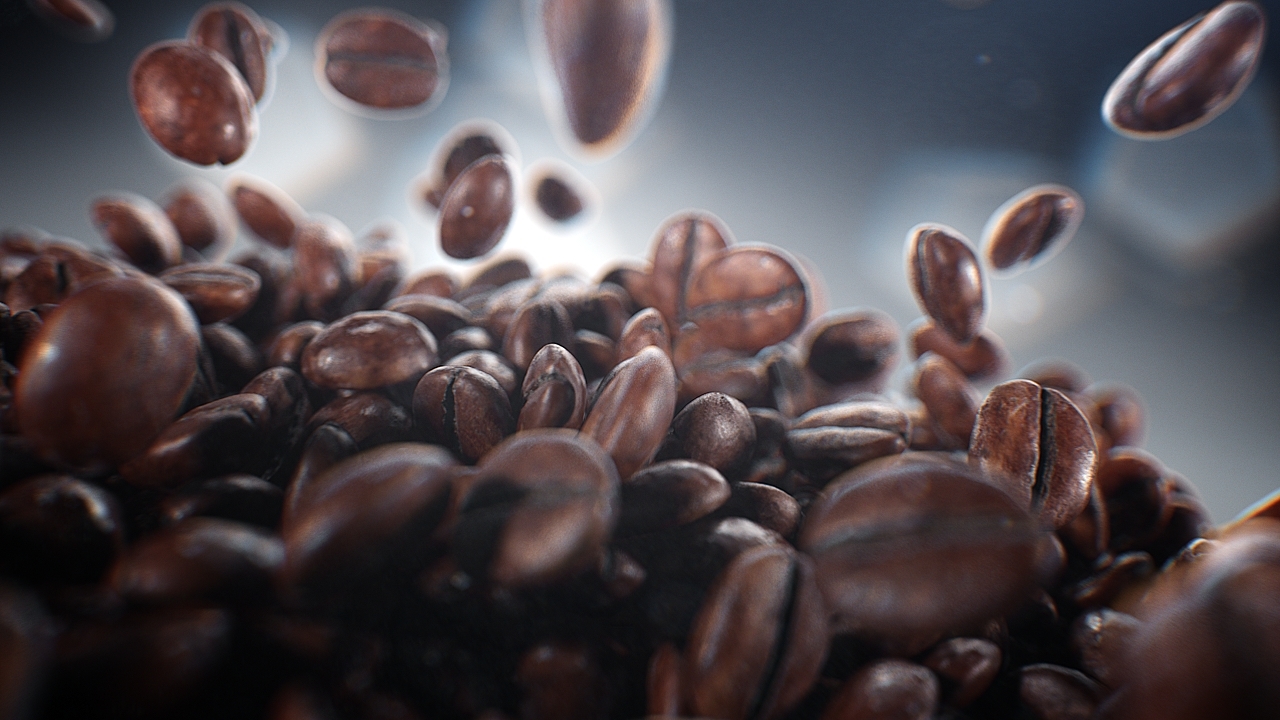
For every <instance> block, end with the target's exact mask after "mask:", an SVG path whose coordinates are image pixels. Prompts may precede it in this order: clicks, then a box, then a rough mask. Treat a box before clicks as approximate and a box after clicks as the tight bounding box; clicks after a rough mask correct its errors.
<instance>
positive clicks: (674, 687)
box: [645, 642, 684, 717]
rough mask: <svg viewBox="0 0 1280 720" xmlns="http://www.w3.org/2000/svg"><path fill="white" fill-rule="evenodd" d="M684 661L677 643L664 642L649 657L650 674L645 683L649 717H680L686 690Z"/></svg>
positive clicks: (646, 705)
mask: <svg viewBox="0 0 1280 720" xmlns="http://www.w3.org/2000/svg"><path fill="white" fill-rule="evenodd" d="M682 677H684V662H683V658H681V657H680V650H679V649H678V648H676V646H675V645H673V644H671V643H669V642H664V643H662V644H661V645H659V646H658V649H657V650H654V651H653V656H652V657H651V658H649V674H648V677H647V682H646V685H645V690H646V704H645V707H646V708H647V712H648V715H649V717H678V716H679V715H680V707H681V699H682V697H683V695H684V690H683V688H682V687H681V685H680V681H681V678H682Z"/></svg>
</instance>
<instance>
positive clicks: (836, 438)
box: [784, 400, 911, 483]
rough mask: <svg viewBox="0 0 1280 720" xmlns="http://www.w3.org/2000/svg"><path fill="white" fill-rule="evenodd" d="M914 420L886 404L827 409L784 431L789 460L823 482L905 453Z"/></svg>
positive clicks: (809, 414)
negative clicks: (881, 458)
mask: <svg viewBox="0 0 1280 720" xmlns="http://www.w3.org/2000/svg"><path fill="white" fill-rule="evenodd" d="M910 437H911V420H910V418H909V417H908V416H907V414H906V413H905V412H903V411H902V410H900V409H898V408H897V407H895V406H893V405H890V404H889V403H885V402H877V401H872V400H861V401H850V402H844V403H837V404H834V405H826V406H823V407H820V408H816V409H814V410H811V411H809V412H807V413H805V414H804V415H801V416H800V417H798V418H796V420H795V422H793V423H792V424H791V428H790V429H789V430H787V431H786V436H785V445H784V448H785V450H786V454H787V457H788V458H789V459H790V460H791V461H792V462H793V463H794V464H795V466H796V467H798V468H800V469H802V470H803V471H804V472H805V473H806V475H807V476H808V477H809V479H811V480H813V481H814V482H816V483H824V482H826V481H827V480H830V479H831V478H833V477H835V476H836V475H839V474H840V473H842V472H844V471H846V470H848V469H850V468H853V467H857V466H858V465H860V464H862V463H864V462H867V461H868V460H874V459H875V458H878V457H884V456H886V455H895V454H898V453H901V452H903V451H905V450H906V449H907V445H908V441H909V439H910Z"/></svg>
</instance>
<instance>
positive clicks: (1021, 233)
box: [982, 185, 1084, 274]
mask: <svg viewBox="0 0 1280 720" xmlns="http://www.w3.org/2000/svg"><path fill="white" fill-rule="evenodd" d="M1083 219H1084V201H1083V200H1081V199H1080V195H1079V194H1077V193H1076V191H1074V190H1072V189H1071V188H1069V187H1063V186H1062V185H1036V186H1035V187H1032V188H1027V189H1026V190H1023V191H1022V192H1020V193H1018V194H1017V195H1014V196H1013V197H1012V198H1010V199H1009V200H1008V201H1006V202H1005V204H1003V205H1001V206H1000V207H999V208H997V209H996V211H995V212H994V213H992V215H991V219H990V220H988V221H987V226H986V227H985V228H983V230H982V254H983V257H984V258H985V259H986V261H987V264H988V265H990V266H991V267H992V268H994V269H996V270H1005V271H1009V272H1010V274H1013V273H1017V272H1021V271H1022V270H1025V269H1028V268H1032V267H1035V266H1036V265H1039V264H1040V263H1043V262H1045V261H1046V260H1048V259H1049V258H1051V257H1053V256H1054V255H1056V254H1057V253H1058V252H1059V251H1061V250H1062V248H1063V247H1065V246H1066V244H1067V243H1068V242H1070V241H1071V238H1072V237H1074V236H1075V234H1076V229H1077V228H1079V227H1080V222H1081V221H1082V220H1083Z"/></svg>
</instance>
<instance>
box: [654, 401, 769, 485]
mask: <svg viewBox="0 0 1280 720" xmlns="http://www.w3.org/2000/svg"><path fill="white" fill-rule="evenodd" d="M755 443H756V428H755V424H754V423H752V421H751V413H750V412H749V411H748V410H747V407H746V405H743V404H742V402H741V401H739V400H736V399H734V398H732V397H730V396H728V395H725V394H724V393H718V392H711V393H706V394H704V395H701V396H699V397H697V398H695V399H694V400H693V401H692V402H690V403H689V404H688V405H686V406H685V407H684V409H683V410H681V411H680V412H679V413H678V414H677V415H676V417H675V419H674V420H672V421H671V432H670V434H669V435H668V436H667V439H666V441H665V442H664V443H663V447H662V449H661V450H659V456H661V457H687V458H691V459H693V460H697V461H699V462H703V463H706V464H708V465H710V466H711V467H713V468H715V469H716V470H719V471H720V472H722V473H725V474H733V473H734V472H736V471H738V470H739V469H741V468H742V467H743V465H745V463H746V462H747V459H748V457H749V456H750V453H751V448H752V446H754V445H755Z"/></svg>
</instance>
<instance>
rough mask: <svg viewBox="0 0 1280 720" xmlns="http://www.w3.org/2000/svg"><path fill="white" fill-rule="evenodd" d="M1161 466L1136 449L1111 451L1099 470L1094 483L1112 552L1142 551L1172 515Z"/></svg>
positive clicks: (1153, 458)
mask: <svg viewBox="0 0 1280 720" xmlns="http://www.w3.org/2000/svg"><path fill="white" fill-rule="evenodd" d="M1165 474H1166V470H1165V467H1164V465H1163V464H1162V463H1161V462H1160V461H1159V460H1157V459H1156V458H1155V457H1153V456H1151V455H1150V454H1148V453H1146V452H1143V451H1141V450H1138V449H1136V448H1114V449H1112V451H1111V452H1110V453H1109V454H1108V455H1107V457H1106V458H1104V459H1103V461H1102V464H1101V465H1100V466H1099V467H1098V476H1097V479H1096V480H1095V482H1096V483H1097V484H1098V487H1099V489H1100V490H1101V491H1102V497H1103V499H1104V500H1105V501H1106V507H1107V512H1106V516H1107V519H1108V520H1109V524H1110V529H1109V536H1110V538H1111V544H1110V546H1109V549H1110V550H1111V551H1112V552H1117V553H1120V552H1125V551H1128V550H1136V549H1141V548H1143V547H1146V546H1147V545H1149V544H1150V543H1151V542H1152V541H1153V540H1155V538H1156V537H1158V536H1159V534H1160V532H1161V531H1162V530H1164V528H1165V526H1166V525H1167V524H1168V523H1169V519H1170V518H1171V517H1172V516H1173V506H1172V505H1171V504H1170V503H1169V502H1168V487H1167V486H1168V481H1167V480H1166V479H1165Z"/></svg>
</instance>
